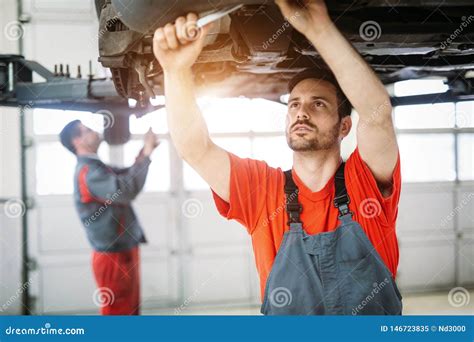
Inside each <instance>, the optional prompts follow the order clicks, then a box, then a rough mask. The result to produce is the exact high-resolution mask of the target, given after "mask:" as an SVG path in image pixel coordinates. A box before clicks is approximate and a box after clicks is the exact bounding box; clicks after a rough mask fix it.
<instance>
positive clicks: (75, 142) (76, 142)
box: [71, 136, 81, 149]
mask: <svg viewBox="0 0 474 342" xmlns="http://www.w3.org/2000/svg"><path fill="white" fill-rule="evenodd" d="M71 143H72V146H74V148H75V149H77V146H79V145H80V144H81V137H80V136H78V137H75V138H72V140H71Z"/></svg>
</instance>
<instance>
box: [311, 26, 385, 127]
mask: <svg viewBox="0 0 474 342" xmlns="http://www.w3.org/2000/svg"><path fill="white" fill-rule="evenodd" d="M306 37H307V38H308V39H309V40H310V41H311V43H312V44H313V45H314V47H315V48H316V50H317V51H318V52H319V54H320V55H321V57H322V58H323V59H324V61H325V62H326V64H327V65H328V66H329V67H330V69H331V71H332V72H333V73H334V75H335V76H336V79H337V81H338V83H339V85H340V86H341V89H342V91H343V92H344V94H345V95H346V96H347V98H348V99H349V101H350V102H351V104H352V105H353V106H354V109H355V110H356V111H357V112H358V114H359V115H360V117H361V119H362V120H368V119H370V120H371V121H377V120H382V121H383V120H385V118H386V115H390V113H391V106H390V97H389V95H388V93H387V91H386V89H385V87H384V85H383V84H382V82H381V81H380V80H379V78H378V77H377V75H376V74H375V72H374V71H373V70H372V68H371V67H370V66H369V65H368V64H367V63H366V62H365V60H364V59H363V58H362V56H361V55H360V54H359V53H358V52H357V51H356V50H355V49H354V47H353V46H352V45H351V44H350V43H349V42H348V41H347V40H346V39H345V37H344V36H343V35H342V34H341V32H340V31H339V30H338V29H337V27H336V25H335V24H334V23H333V22H332V21H331V20H330V19H329V18H328V19H327V20H324V22H321V23H320V25H319V26H318V27H316V28H314V29H311V30H309V31H308V33H307V34H306ZM374 113H377V115H374Z"/></svg>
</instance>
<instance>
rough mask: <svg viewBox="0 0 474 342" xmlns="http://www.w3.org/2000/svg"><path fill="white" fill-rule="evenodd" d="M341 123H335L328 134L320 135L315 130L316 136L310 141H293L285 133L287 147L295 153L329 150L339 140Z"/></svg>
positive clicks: (288, 134)
mask: <svg viewBox="0 0 474 342" xmlns="http://www.w3.org/2000/svg"><path fill="white" fill-rule="evenodd" d="M340 126H341V122H340V121H339V122H338V123H336V124H335V125H334V126H333V127H332V128H331V129H330V130H329V132H326V133H323V134H320V132H319V130H318V129H317V128H316V136H315V137H314V138H312V139H309V140H305V139H303V138H301V139H298V140H299V141H295V140H296V139H294V138H293V137H292V136H291V133H287V135H286V141H287V143H288V146H289V147H290V148H291V149H292V150H293V151H295V152H310V151H322V150H330V149H332V148H333V147H334V145H335V144H337V142H338V139H339V128H340Z"/></svg>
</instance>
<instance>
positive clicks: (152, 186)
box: [123, 139, 170, 192]
mask: <svg viewBox="0 0 474 342" xmlns="http://www.w3.org/2000/svg"><path fill="white" fill-rule="evenodd" d="M142 147H143V141H142V140H138V139H136V140H130V141H129V142H127V143H126V144H125V145H124V149H123V153H124V163H125V164H124V165H125V166H130V165H132V164H133V163H134V162H135V157H136V156H137V155H138V152H139V151H140V150H141V148H142ZM150 158H151V160H152V162H151V164H150V168H149V170H148V175H147V178H146V183H145V186H144V191H146V192H150V191H168V190H169V189H170V157H169V141H168V140H161V143H160V146H158V147H157V148H156V150H155V151H153V154H152V155H151V157H150Z"/></svg>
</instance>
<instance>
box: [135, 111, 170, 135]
mask: <svg viewBox="0 0 474 342" xmlns="http://www.w3.org/2000/svg"><path fill="white" fill-rule="evenodd" d="M150 127H151V128H152V129H153V132H155V133H157V134H165V133H168V121H167V119H166V111H165V109H164V108H162V109H159V110H157V111H154V112H151V113H148V114H147V115H144V116H142V117H140V118H137V117H136V116H135V115H131V116H130V133H132V134H145V133H146V132H147V131H148V129H149V128H150Z"/></svg>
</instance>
